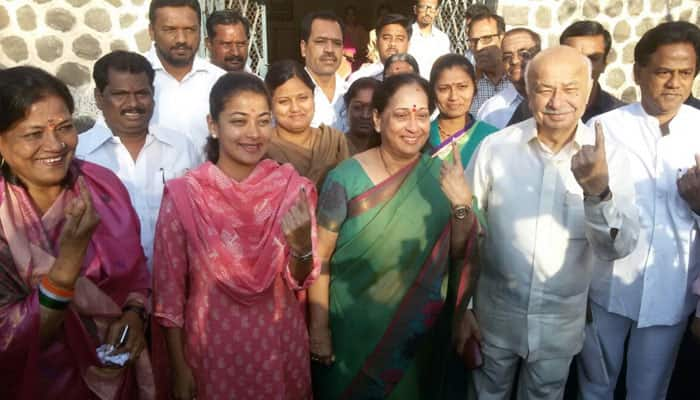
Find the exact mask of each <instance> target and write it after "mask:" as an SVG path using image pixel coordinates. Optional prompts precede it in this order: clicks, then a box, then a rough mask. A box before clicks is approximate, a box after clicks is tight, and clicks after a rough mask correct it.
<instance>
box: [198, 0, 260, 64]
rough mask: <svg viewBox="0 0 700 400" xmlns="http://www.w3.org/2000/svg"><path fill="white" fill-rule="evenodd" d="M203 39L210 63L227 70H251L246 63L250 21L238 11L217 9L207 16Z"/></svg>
mask: <svg viewBox="0 0 700 400" xmlns="http://www.w3.org/2000/svg"><path fill="white" fill-rule="evenodd" d="M206 26H207V38H206V39H205V40H204V42H205V43H206V46H207V51H209V59H210V60H211V63H212V64H214V65H216V66H217V67H219V68H221V69H223V70H225V71H227V72H238V71H245V72H252V70H251V69H250V66H249V65H248V46H249V44H250V22H248V19H247V18H246V17H244V16H243V15H241V14H240V13H239V12H238V11H234V10H231V9H223V10H217V11H214V12H213V13H211V14H210V15H209V16H208V17H207V23H206Z"/></svg>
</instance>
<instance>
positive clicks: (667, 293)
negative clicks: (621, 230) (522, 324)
mask: <svg viewBox="0 0 700 400" xmlns="http://www.w3.org/2000/svg"><path fill="white" fill-rule="evenodd" d="M699 49H700V29H698V28H697V27H696V26H694V25H692V24H689V23H683V22H673V23H666V24H661V25H659V26H657V27H656V28H654V29H652V30H650V31H648V32H647V33H646V34H645V35H644V36H643V37H642V38H641V39H640V41H639V42H638V43H637V46H636V49H635V65H634V72H635V80H636V82H637V84H638V85H639V87H640V89H641V93H642V100H641V102H640V103H635V104H630V105H628V106H625V107H622V108H619V109H617V110H613V111H610V112H608V113H605V114H602V115H601V116H599V117H596V118H594V119H592V120H591V121H589V123H595V121H597V122H598V123H600V124H601V125H602V126H603V129H604V130H605V132H606V133H607V134H608V137H607V138H606V139H608V143H611V142H616V143H619V144H620V145H621V146H624V147H626V148H627V149H628V153H629V154H630V162H629V164H628V165H627V166H626V168H627V170H628V171H629V174H630V179H631V180H632V183H633V184H634V185H635V188H636V198H635V203H636V206H637V208H638V209H639V213H640V225H641V232H640V236H639V243H638V245H637V248H636V249H635V251H634V252H633V253H632V254H630V255H629V256H628V257H625V258H623V259H621V260H618V261H616V262H615V264H614V266H613V269H612V270H610V269H609V268H608V267H607V266H604V267H602V270H601V271H597V272H596V273H595V274H594V276H595V279H594V280H593V286H592V288H591V300H592V316H593V326H594V327H595V328H596V331H597V334H596V335H595V339H597V342H598V346H594V345H591V346H588V343H591V344H593V343H594V342H595V341H594V340H593V339H594V337H589V338H587V339H586V340H587V346H586V351H584V352H583V353H582V355H581V364H583V363H587V364H589V365H592V364H593V361H592V359H595V358H596V357H599V355H600V354H603V355H604V363H602V364H600V366H601V369H603V371H602V372H603V373H600V372H599V373H597V374H589V375H591V376H588V375H586V374H580V382H581V385H580V387H581V394H582V397H583V398H584V399H613V397H614V392H615V385H616V383H617V378H618V375H619V372H620V369H621V365H622V362H623V359H624V358H625V354H626V357H627V379H626V384H627V396H628V398H631V399H635V400H637V399H639V400H644V399H663V398H665V397H666V392H667V389H668V385H669V381H670V378H671V373H672V372H673V366H674V364H675V360H676V355H677V353H678V348H679V345H680V342H681V339H682V337H683V333H684V331H685V328H686V326H687V320H688V317H689V316H690V314H691V313H692V312H693V310H694V308H695V305H696V302H697V298H696V297H695V296H694V295H693V293H692V291H691V285H692V283H693V281H694V280H695V278H696V277H697V275H698V271H699V268H698V262H699V261H700V260H698V259H697V258H696V257H697V255H698V253H697V251H698V249H697V248H695V249H693V247H697V243H696V236H697V234H698V225H697V224H698V221H699V220H700V217H699V216H698V213H699V212H700V134H699V133H700V132H698V125H699V124H700V111H698V110H696V109H694V108H692V107H690V106H687V105H684V104H683V102H684V101H685V99H686V98H688V96H689V95H690V90H691V87H692V85H693V79H694V78H695V75H696V74H697V71H698V68H697V67H698V66H697V57H698V50H699ZM626 342H627V345H626V346H627V351H626V352H625V343H626Z"/></svg>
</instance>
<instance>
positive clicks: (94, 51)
mask: <svg viewBox="0 0 700 400" xmlns="http://www.w3.org/2000/svg"><path fill="white" fill-rule="evenodd" d="M149 3H150V1H148V0H3V1H0V68H1V67H3V66H5V67H8V66H14V65H25V64H26V65H34V66H37V67H41V68H44V69H46V70H48V71H50V72H52V73H54V74H56V75H57V76H58V77H59V78H61V79H62V80H63V81H64V82H66V83H67V84H68V85H69V86H70V87H71V90H72V91H73V93H74V95H75V98H76V103H77V104H76V108H77V109H78V110H79V113H81V114H87V115H92V116H94V115H95V114H96V110H95V107H94V102H93V100H92V84H91V83H92V77H91V73H92V64H93V63H94V62H95V60H97V59H98V58H99V57H100V56H102V55H103V54H106V53H108V52H109V51H111V50H116V49H129V50H134V51H139V52H145V51H146V50H148V48H149V47H150V43H151V42H150V39H149V36H148V5H149Z"/></svg>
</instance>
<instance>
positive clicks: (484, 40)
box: [467, 33, 501, 49]
mask: <svg viewBox="0 0 700 400" xmlns="http://www.w3.org/2000/svg"><path fill="white" fill-rule="evenodd" d="M499 36H501V34H500V33H494V34H493V35H484V36H480V37H476V38H470V39H467V42H468V43H469V46H470V47H471V48H473V49H475V48H476V46H478V45H479V43H481V44H482V45H484V46H490V45H492V44H495V43H496V39H498V37H499Z"/></svg>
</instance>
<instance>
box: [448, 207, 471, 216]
mask: <svg viewBox="0 0 700 400" xmlns="http://www.w3.org/2000/svg"><path fill="white" fill-rule="evenodd" d="M470 211H471V208H470V207H469V206H456V207H454V208H453V209H452V215H454V217H455V218H457V219H464V218H466V217H467V214H469V212H470Z"/></svg>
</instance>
